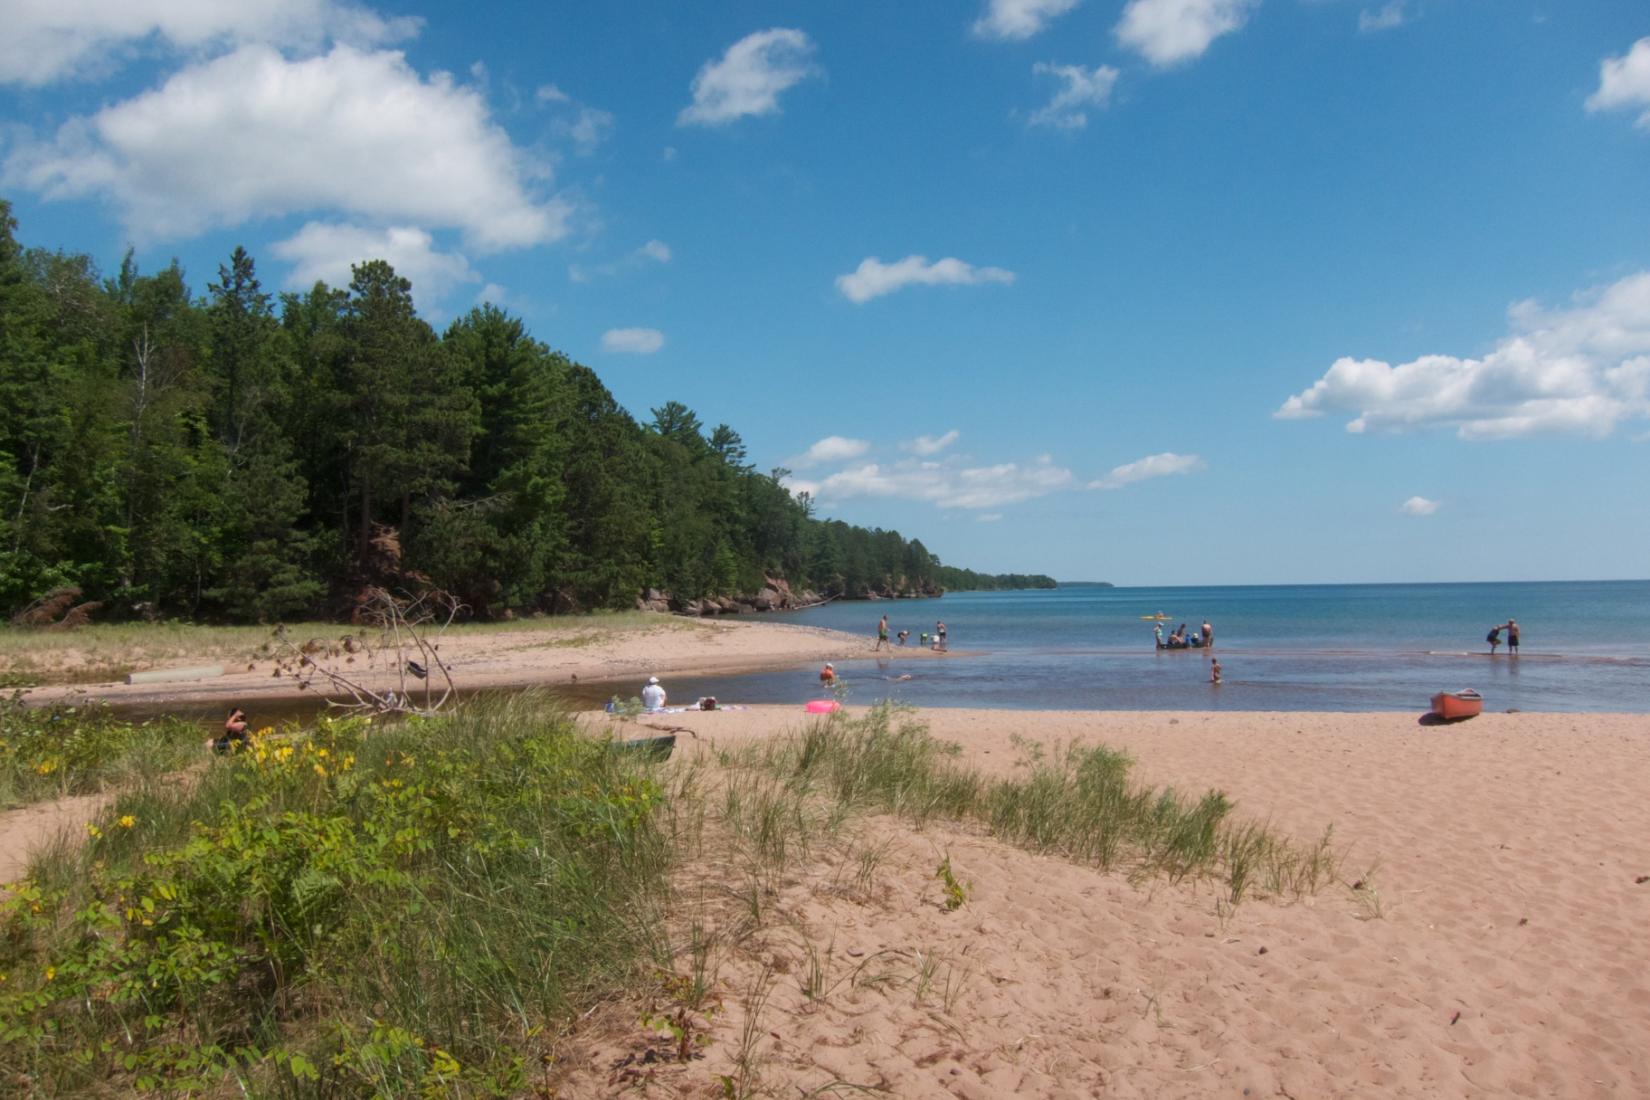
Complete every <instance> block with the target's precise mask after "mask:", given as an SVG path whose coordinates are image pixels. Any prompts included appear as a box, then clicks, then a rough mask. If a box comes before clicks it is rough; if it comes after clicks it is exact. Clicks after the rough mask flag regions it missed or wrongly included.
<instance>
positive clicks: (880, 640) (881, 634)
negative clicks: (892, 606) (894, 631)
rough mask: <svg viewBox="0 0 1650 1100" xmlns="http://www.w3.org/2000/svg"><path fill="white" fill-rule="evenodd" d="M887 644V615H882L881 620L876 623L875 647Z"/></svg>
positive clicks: (879, 647) (878, 647)
mask: <svg viewBox="0 0 1650 1100" xmlns="http://www.w3.org/2000/svg"><path fill="white" fill-rule="evenodd" d="M887 644H888V616H886V615H884V616H883V617H882V621H881V622H879V623H877V644H876V648H877V649H881V648H882V647H883V646H885V645H887Z"/></svg>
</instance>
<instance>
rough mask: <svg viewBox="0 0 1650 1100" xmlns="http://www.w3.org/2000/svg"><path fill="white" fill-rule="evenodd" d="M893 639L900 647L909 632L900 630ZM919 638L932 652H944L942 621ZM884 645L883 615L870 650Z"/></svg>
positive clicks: (943, 624) (907, 638) (886, 630)
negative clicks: (896, 639)
mask: <svg viewBox="0 0 1650 1100" xmlns="http://www.w3.org/2000/svg"><path fill="white" fill-rule="evenodd" d="M894 637H896V638H898V639H899V644H900V645H904V644H906V643H907V642H909V641H910V640H911V632H910V631H909V630H902V631H900V632H899V633H898V634H896V635H894ZM920 637H921V638H922V644H923V645H925V646H929V647H930V648H932V649H933V650H934V652H936V653H944V652H946V642H945V623H944V622H943V621H941V622H936V623H935V624H934V633H933V634H931V635H930V634H928V633H927V632H926V631H925V632H923V634H922V635H920ZM886 645H888V616H886V615H884V616H883V617H882V619H881V620H880V621H878V623H877V644H876V645H875V646H873V647H872V648H873V649H881V648H882V647H883V646H886ZM890 648H892V647H890ZM826 667H829V666H826Z"/></svg>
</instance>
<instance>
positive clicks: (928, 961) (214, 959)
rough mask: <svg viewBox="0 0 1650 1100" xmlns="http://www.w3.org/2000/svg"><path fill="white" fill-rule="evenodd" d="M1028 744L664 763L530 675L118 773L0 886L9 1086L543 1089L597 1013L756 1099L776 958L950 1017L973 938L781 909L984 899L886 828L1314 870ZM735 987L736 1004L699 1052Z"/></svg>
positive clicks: (1083, 758) (441, 1091) (1200, 810)
mask: <svg viewBox="0 0 1650 1100" xmlns="http://www.w3.org/2000/svg"><path fill="white" fill-rule="evenodd" d="M114 725H115V726H117V727H118V725H119V724H118V723H115V724H114ZM621 728H623V727H621ZM127 735H128V736H131V737H134V738H135V737H137V736H139V735H138V734H136V733H132V732H130V731H128V734H127ZM190 740H191V741H192V743H193V744H194V746H195V747H194V751H195V753H196V754H197V758H199V757H200V756H203V755H204V754H202V753H201V750H200V748H199V738H198V732H195V733H192V736H191V738H190ZM1023 748H1024V753H1023V755H1024V757H1025V759H1024V761H1023V766H1022V767H1021V768H1020V769H1019V770H1018V774H1016V775H1014V776H1012V777H1008V778H1001V777H994V776H987V775H984V774H982V773H980V772H978V771H976V770H975V769H972V768H970V767H968V766H966V765H965V764H964V763H963V762H962V761H961V759H960V753H959V751H958V749H957V748H956V747H955V746H952V745H949V744H947V743H945V742H942V741H940V740H938V739H936V738H934V737H932V736H931V735H930V734H929V733H928V731H927V730H926V728H925V727H924V726H923V724H922V722H921V721H920V719H919V718H918V717H917V716H916V715H915V714H914V713H913V712H910V711H907V710H902V709H899V708H895V707H890V706H883V707H878V708H874V709H873V710H872V711H870V712H869V714H868V715H866V716H865V717H863V718H856V719H849V718H845V717H841V716H832V717H831V718H829V719H826V720H823V721H819V722H816V723H813V724H810V725H807V726H803V727H801V728H798V729H795V730H792V731H789V732H787V733H784V734H781V735H779V736H777V737H775V738H772V739H771V740H768V741H765V742H761V743H756V744H750V745H745V746H741V747H737V748H734V749H724V750H721V751H701V752H698V753H694V754H687V753H683V754H680V756H679V757H678V759H677V760H675V761H674V762H672V763H670V764H668V765H664V766H660V765H659V764H657V763H650V762H649V761H648V760H646V759H645V758H643V757H641V756H640V754H635V753H620V752H613V751H610V750H609V748H608V746H607V744H606V743H605V741H604V740H602V739H600V738H591V737H589V736H588V735H587V734H585V733H583V732H582V731H580V730H579V729H578V728H577V727H576V726H575V724H574V723H573V722H572V721H571V720H570V719H569V718H568V717H567V716H566V715H565V714H563V713H561V712H560V711H559V710H558V709H557V707H556V705H555V704H554V703H553V702H552V701H551V700H550V699H549V698H548V697H546V696H544V695H541V694H538V693H532V692H529V693H521V694H515V695H509V696H483V697H480V698H478V699H476V700H473V701H470V702H467V703H466V704H465V705H464V706H463V707H461V708H460V709H458V710H456V711H455V712H453V713H452V714H450V715H447V716H443V717H441V718H438V719H431V720H410V721H404V722H400V723H395V724H390V725H384V724H381V723H380V724H374V723H372V722H370V721H368V720H367V719H364V718H347V719H327V718H323V719H320V720H319V721H318V722H317V723H315V724H314V725H312V726H311V727H309V728H306V729H298V728H292V729H288V730H284V731H281V732H280V734H278V735H275V736H265V737H263V738H260V739H259V740H257V741H255V742H254V745H253V746H252V747H251V748H250V749H248V750H246V751H237V752H235V753H232V754H230V755H228V756H225V757H208V758H206V759H204V760H202V762H201V763H199V765H198V766H195V767H191V768H189V769H187V770H185V771H183V772H179V771H176V770H174V771H172V772H170V773H168V772H166V771H165V770H164V769H161V768H158V767H157V768H147V769H137V770H134V771H131V772H128V773H124V778H123V780H122V781H121V782H120V783H119V784H118V785H117V786H116V787H115V789H114V791H113V794H112V797H111V799H110V801H109V802H108V804H107V805H106V806H105V808H104V809H103V810H102V811H101V812H100V813H98V814H97V815H96V816H95V818H94V819H93V820H92V821H91V822H90V823H89V824H88V828H87V832H86V835H85V837H84V840H83V841H78V840H76V839H72V838H65V839H62V840H60V841H59V842H57V843H55V844H53V845H51V846H49V847H47V848H46V849H45V850H44V851H42V852H40V853H38V854H37V856H36V859H35V860H34V863H33V864H32V865H31V868H30V871H29V873H28V876H27V877H26V878H25V879H24V880H23V881H21V882H19V883H15V884H12V886H11V887H10V888H9V889H8V890H6V891H0V894H3V899H0V976H3V977H4V981H0V1079H4V1080H7V1081H11V1082H18V1083H19V1085H18V1087H19V1089H20V1093H19V1094H20V1095H23V1096H28V1097H36V1096H39V1097H44V1096H57V1095H66V1094H79V1093H88V1094H97V1093H100V1092H101V1093H120V1092H126V1091H133V1090H140V1091H155V1092H160V1093H164V1094H168V1095H197V1094H203V1095H219V1094H228V1093H231V1092H236V1093H240V1094H243V1095H254V1096H278V1097H290V1098H293V1100H320V1098H323V1097H326V1098H331V1097H353V1096H388V1097H413V1096H432V1095H439V1096H455V1097H481V1096H517V1095H525V1094H528V1093H530V1092H532V1091H534V1090H537V1091H539V1092H540V1093H541V1094H546V1095H554V1091H553V1090H554V1088H555V1087H557V1086H556V1084H555V1081H556V1075H555V1073H554V1072H553V1071H552V1067H553V1066H555V1065H556V1064H557V1060H558V1059H559V1058H561V1057H562V1056H563V1054H564V1052H565V1050H566V1049H567V1048H566V1044H567V1043H569V1042H571V1041H572V1040H571V1039H570V1037H571V1036H575V1035H577V1034H579V1032H580V1029H581V1028H582V1027H587V1026H595V1025H588V1024H586V1023H583V1022H582V1021H586V1020H588V1019H589V1016H590V1013H592V1012H596V1011H597V1010H598V1009H601V1008H602V1007H603V1006H606V1007H607V1008H608V1010H609V1011H608V1012H607V1014H606V1016H605V1017H603V1018H604V1019H605V1020H606V1021H607V1022H606V1024H605V1025H602V1026H605V1027H608V1028H609V1029H611V1035H610V1036H609V1038H610V1039H611V1040H612V1045H613V1046H614V1047H615V1048H616V1049H621V1050H622V1049H629V1050H632V1051H636V1050H638V1049H641V1048H646V1050H647V1051H648V1052H649V1056H650V1057H660V1058H663V1059H664V1061H665V1062H667V1063H669V1064H672V1065H674V1066H676V1067H678V1068H679V1070H680V1071H681V1072H682V1073H684V1074H688V1073H692V1074H698V1075H699V1077H698V1078H696V1079H697V1080H700V1081H701V1083H702V1084H703V1085H705V1086H706V1087H707V1088H708V1089H709V1090H710V1093H709V1094H716V1093H715V1090H716V1089H720V1090H721V1092H720V1094H721V1095H732V1096H754V1095H760V1094H762V1090H763V1088H764V1087H765V1086H764V1083H763V1066H764V1064H765V1059H766V1057H767V1055H766V1053H765V1051H766V1049H767V1039H766V1036H767V1035H768V1026H767V1025H766V1024H765V1023H764V1019H765V1016H766V1014H767V1011H768V1009H767V1006H768V1004H769V999H770V997H771V995H772V993H773V991H774V987H775V984H776V983H777V982H778V981H779V980H780V973H784V974H785V975H786V976H787V978H788V980H791V981H794V982H795V983H796V985H797V986H798V988H799V990H800V992H801V993H802V995H803V996H804V998H805V1000H806V1001H807V1002H808V1003H809V1004H814V1005H820V1004H823V1003H824V1002H826V1001H828V1000H829V999H831V998H832V997H834V996H836V995H837V994H838V993H839V991H840V990H842V989H843V988H844V987H847V988H851V989H862V988H870V987H872V986H876V987H879V988H886V989H889V990H893V989H899V990H904V991H906V992H907V993H908V995H910V996H912V997H913V998H914V999H915V1000H916V1001H917V1002H919V1003H921V1004H924V1005H925V1006H927V1007H928V1008H930V1009H932V1010H935V1011H944V1012H945V1013H947V1014H949V1013H950V1012H951V1011H952V1010H953V1009H954V1008H955V1006H956V1004H957V1002H958V1000H959V999H960V998H964V997H966V996H968V992H967V991H968V988H969V977H970V971H969V969H968V964H967V963H966V961H965V960H961V959H957V958H951V957H948V956H946V955H945V954H944V953H943V952H939V951H935V950H933V949H931V948H929V947H926V946H923V945H920V944H913V945H906V946H901V947H897V948H890V949H887V950H883V951H878V952H876V953H873V954H872V955H871V956H870V957H867V958H864V959H861V960H859V961H858V962H857V963H855V962H849V961H847V960H846V959H844V958H841V957H839V956H838V955H837V954H836V950H835V945H834V943H833V942H831V941H829V940H826V941H824V942H822V943H814V942H813V941H812V940H810V939H808V938H807V935H806V932H805V931H804V930H803V929H802V926H801V924H799V923H798V922H797V918H796V917H795V915H794V906H795V905H796V904H797V899H798V898H799V897H803V896H807V894H808V892H809V891H824V892H826V893H829V894H834V895H836V896H839V897H843V898H847V899H849V900H850V901H853V902H854V903H856V904H867V905H871V904H904V905H909V904H912V902H913V899H912V898H911V896H909V895H903V891H904V890H907V889H916V890H918V891H920V892H921V899H922V900H921V903H922V904H933V905H935V906H937V907H939V908H940V909H942V910H946V911H955V910H958V909H963V908H965V907H967V906H969V905H971V904H973V901H972V898H973V884H972V883H971V882H968V881H966V880H965V879H964V878H963V877H961V876H960V875H959V874H958V873H957V872H956V871H955V870H953V868H952V864H951V860H950V857H949V855H948V854H946V853H945V852H944V851H943V850H940V851H937V852H936V854H935V857H934V858H935V860H937V861H938V867H937V868H936V867H935V864H934V862H929V863H928V864H927V866H928V868H929V870H928V871H927V872H926V874H925V876H922V875H919V876H918V879H919V880H920V879H923V878H924V877H926V881H917V882H911V881H908V880H901V882H902V884H901V885H900V886H899V887H898V889H899V891H900V894H896V895H890V894H889V893H888V892H887V891H888V890H889V889H890V887H888V886H885V885H884V884H882V883H881V882H880V878H881V876H882V875H883V874H884V868H885V865H886V864H887V863H888V861H889V859H890V853H891V849H892V846H893V840H892V838H891V836H890V834H889V833H888V831H887V826H888V824H889V822H890V821H904V822H907V823H910V824H914V825H917V826H919V827H929V826H932V827H946V828H961V829H963V830H966V831H972V832H976V833H982V834H990V835H993V836H996V837H998V838H999V839H1001V840H1003V841H1005V842H1007V843H1011V844H1015V845H1019V846H1022V847H1025V848H1028V849H1031V850H1035V851H1040V852H1046V853H1049V854H1053V855H1057V856H1061V857H1064V858H1067V859H1071V860H1075V861H1078V862H1082V863H1086V864H1090V865H1094V866H1097V867H1102V868H1110V869H1117V870H1122V871H1125V872H1126V873H1128V874H1130V875H1131V876H1138V877H1161V878H1167V879H1170V880H1187V879H1191V880H1196V881H1204V880H1209V881H1213V882H1215V883H1217V884H1218V889H1219V893H1220V897H1221V899H1222V901H1223V902H1226V901H1227V900H1229V902H1230V904H1236V903H1237V902H1238V901H1240V900H1242V899H1243V898H1245V897H1253V896H1255V895H1258V894H1268V893H1275V894H1289V893H1305V892H1310V891H1312V890H1314V889H1316V888H1317V887H1318V886H1319V885H1321V884H1322V883H1323V882H1326V881H1328V879H1329V877H1330V876H1331V875H1332V874H1333V873H1334V858H1333V853H1332V851H1331V850H1330V848H1329V845H1328V842H1327V838H1326V839H1325V841H1324V842H1322V843H1320V844H1319V845H1317V846H1311V845H1307V846H1301V845H1297V844H1295V843H1293V842H1291V841H1288V840H1287V839H1284V838H1281V837H1279V836H1277V835H1275V834H1274V833H1272V832H1271V831H1270V830H1268V829H1266V828H1265V827H1264V826H1262V825H1258V824H1254V823H1246V822H1241V821H1235V820H1234V819H1233V818H1232V806H1231V804H1230V802H1229V801H1228V800H1226V799H1225V798H1224V797H1223V796H1221V795H1220V794H1218V793H1217V792H1210V793H1208V794H1205V795H1202V796H1200V797H1183V796H1181V795H1179V794H1177V793H1176V792H1173V791H1169V790H1155V789H1151V788H1146V787H1141V786H1138V785H1136V784H1134V783H1132V781H1131V779H1130V776H1129V771H1130V767H1131V764H1130V761H1129V759H1128V758H1127V757H1126V756H1124V755H1122V754H1120V753H1117V752H1114V751H1112V750H1109V749H1106V748H1103V747H1084V746H1079V745H1072V746H1065V747H1062V748H1059V749H1057V750H1055V751H1052V752H1041V751H1036V750H1034V749H1033V747H1032V746H1031V745H1030V744H1029V743H1027V744H1026V745H1024V746H1023ZM114 774H116V773H111V776H108V777H104V778H103V779H102V780H100V782H103V783H105V784H112V783H113V777H114ZM90 781H91V780H90V779H88V782H90ZM901 874H904V872H901ZM799 886H801V887H802V888H803V889H802V891H801V893H799V892H798V890H797V887H799ZM901 895H903V897H904V900H898V899H899V897H900V896H901ZM776 935H777V936H778V937H779V938H777V939H776V938H775V937H776ZM797 936H800V937H801V938H802V939H801V947H800V948H798V949H797V950H796V951H795V952H794V956H795V962H794V964H787V966H791V967H794V968H792V969H786V970H784V971H781V972H776V971H775V970H774V966H775V961H776V954H775V951H776V944H779V943H781V942H784V941H785V939H786V938H787V937H790V938H795V937H797ZM724 1006H735V1007H737V1008H738V1009H739V1010H740V1011H741V1013H742V1020H741V1022H740V1023H738V1024H737V1025H736V1026H734V1028H733V1031H732V1034H731V1035H725V1036H723V1039H722V1041H723V1042H724V1043H725V1044H726V1046H725V1048H724V1049H723V1050H722V1055H721V1057H722V1058H723V1062H722V1069H724V1070H725V1072H718V1073H715V1074H712V1075H708V1076H707V1074H706V1071H704V1070H698V1069H694V1068H693V1067H694V1065H696V1064H697V1061H698V1060H699V1059H701V1058H703V1057H705V1056H706V1049H707V1047H708V1045H709V1044H710V1042H711V1038H710V1036H711V1032H712V1028H713V1021H714V1019H715V1017H716V1016H717V1014H718V1013H719V1012H720V1011H721V1010H722V1009H723V1007H724ZM627 1080H629V1079H627ZM621 1083H623V1082H621ZM639 1083H645V1079H644V1078H640V1077H638V1078H635V1079H633V1080H630V1084H639ZM844 1087H849V1086H848V1085H847V1083H844Z"/></svg>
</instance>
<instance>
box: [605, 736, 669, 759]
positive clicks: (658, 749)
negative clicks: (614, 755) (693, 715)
mask: <svg viewBox="0 0 1650 1100" xmlns="http://www.w3.org/2000/svg"><path fill="white" fill-rule="evenodd" d="M608 748H610V749H612V750H613V751H614V752H623V753H634V754H635V755H637V756H639V757H641V758H643V759H644V760H669V759H670V754H671V752H672V751H673V750H675V748H676V735H675V734H674V733H667V734H665V735H664V736H663V737H642V738H638V739H636V740H634V741H610V742H608Z"/></svg>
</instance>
